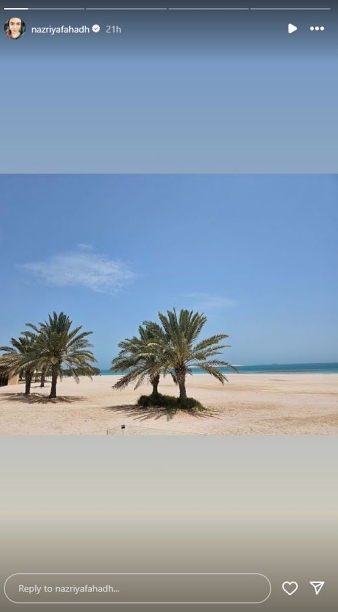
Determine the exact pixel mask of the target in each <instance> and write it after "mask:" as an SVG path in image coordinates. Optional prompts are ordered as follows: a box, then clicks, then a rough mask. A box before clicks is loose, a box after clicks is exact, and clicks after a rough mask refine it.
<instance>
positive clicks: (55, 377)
mask: <svg viewBox="0 0 338 612" xmlns="http://www.w3.org/2000/svg"><path fill="white" fill-rule="evenodd" d="M58 375H59V365H58V364H54V365H53V366H52V386H51V388H50V394H49V398H50V399H54V398H56V383H57V381H58Z"/></svg>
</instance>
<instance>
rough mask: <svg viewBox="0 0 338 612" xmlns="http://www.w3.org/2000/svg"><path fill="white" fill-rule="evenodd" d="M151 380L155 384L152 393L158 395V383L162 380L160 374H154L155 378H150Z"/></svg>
mask: <svg viewBox="0 0 338 612" xmlns="http://www.w3.org/2000/svg"><path fill="white" fill-rule="evenodd" d="M150 382H151V384H152V386H153V390H152V393H151V395H158V385H159V382H160V375H159V374H156V376H153V378H151V379H150Z"/></svg>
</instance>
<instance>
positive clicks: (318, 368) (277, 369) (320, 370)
mask: <svg viewBox="0 0 338 612" xmlns="http://www.w3.org/2000/svg"><path fill="white" fill-rule="evenodd" d="M236 367H237V370H238V371H239V372H240V373H242V374H269V373H273V374H277V373H279V374H280V373H289V374H306V373H308V374H338V363H284V364H282V363H271V364H267V365H250V366H240V365H239V366H236ZM220 370H221V372H223V373H224V374H226V375H228V374H229V376H230V375H231V374H234V372H232V370H228V368H220ZM194 372H196V374H204V372H203V371H202V370H200V369H199V368H194ZM121 374H122V372H121V373H120V374H113V373H112V372H110V370H101V375H102V376H118V375H119V376H121Z"/></svg>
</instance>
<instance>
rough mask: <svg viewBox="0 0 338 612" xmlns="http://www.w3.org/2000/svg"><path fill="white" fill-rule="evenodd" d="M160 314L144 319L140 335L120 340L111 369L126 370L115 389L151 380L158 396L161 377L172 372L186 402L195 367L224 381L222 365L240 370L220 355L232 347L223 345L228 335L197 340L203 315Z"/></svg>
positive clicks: (203, 319)
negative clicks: (190, 378)
mask: <svg viewBox="0 0 338 612" xmlns="http://www.w3.org/2000/svg"><path fill="white" fill-rule="evenodd" d="M158 316H159V319H160V323H154V322H152V321H145V322H144V323H143V325H140V327H139V329H138V332H139V335H138V336H134V337H133V338H130V339H126V340H123V341H122V342H120V343H119V345H118V346H119V348H120V349H121V350H120V352H119V354H118V356H117V357H116V358H115V359H113V361H112V367H111V371H112V372H114V373H119V372H126V373H125V374H124V376H122V378H121V379H120V380H119V381H118V382H117V383H116V384H115V385H114V388H115V389H123V388H125V387H126V386H127V385H129V383H132V382H136V385H135V389H136V388H137V387H139V385H141V384H142V383H143V382H144V381H145V380H149V381H150V383H151V385H152V387H153V390H152V394H151V395H152V396H153V397H154V398H155V399H156V396H158V385H159V382H160V376H161V375H163V376H166V375H168V374H169V375H171V376H172V377H173V380H174V382H175V383H176V384H177V385H178V387H179V403H181V404H184V402H185V400H187V391H186V375H187V374H192V373H193V369H192V368H194V367H198V368H200V369H201V370H203V371H204V372H207V373H208V374H211V375H212V376H214V377H215V378H217V379H218V380H219V381H220V382H221V383H222V384H224V382H225V381H226V380H227V379H226V377H225V376H224V374H223V373H222V372H221V371H220V370H219V368H220V367H223V368H224V367H226V368H230V369H231V370H234V371H236V372H237V370H236V368H235V367H234V366H232V365H230V364H229V363H227V362H225V361H223V360H221V359H219V358H217V356H218V355H220V354H221V353H222V351H223V349H224V348H227V347H228V346H229V345H222V344H220V342H221V341H222V340H224V339H225V338H228V336H227V335H226V334H219V335H215V336H211V337H210V338H206V339H205V340H201V341H199V342H197V338H198V336H199V334H200V333H201V331H202V328H203V327H204V325H205V323H206V322H207V318H206V317H205V316H204V314H200V313H198V312H193V311H188V310H181V311H180V313H179V314H178V313H177V312H176V310H175V308H174V309H173V310H172V311H170V310H168V311H167V314H166V315H164V314H162V313H158Z"/></svg>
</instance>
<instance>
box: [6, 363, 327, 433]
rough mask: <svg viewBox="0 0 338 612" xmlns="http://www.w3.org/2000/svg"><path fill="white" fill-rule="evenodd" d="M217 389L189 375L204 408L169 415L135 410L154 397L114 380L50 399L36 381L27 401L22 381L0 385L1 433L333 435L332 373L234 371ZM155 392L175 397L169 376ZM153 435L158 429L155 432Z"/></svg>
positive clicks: (70, 387) (191, 391)
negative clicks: (121, 386) (139, 402)
mask: <svg viewBox="0 0 338 612" xmlns="http://www.w3.org/2000/svg"><path fill="white" fill-rule="evenodd" d="M228 378H229V382H228V383H225V385H224V386H222V385H221V384H220V383H218V382H217V381H215V380H214V379H213V378H211V377H209V376H208V375H203V374H196V375H194V376H189V377H187V391H188V396H189V397H191V396H192V397H195V398H196V399H198V400H199V401H200V402H201V403H202V404H203V406H205V408H206V410H205V411H203V412H196V413H186V412H184V411H178V412H176V413H168V412H167V411H166V410H163V409H155V408H154V409H143V408H138V407H137V406H135V403H136V400H137V398H138V397H139V396H140V395H141V394H143V393H147V394H149V393H150V392H151V386H150V385H144V386H142V387H140V388H139V389H137V390H136V391H135V390H134V389H133V388H132V387H130V388H127V389H125V390H123V391H115V390H114V389H112V385H113V384H114V383H115V382H116V381H117V379H118V378H117V377H113V376H99V377H94V378H93V379H92V380H90V379H88V378H81V379H80V382H79V384H77V383H76V382H75V381H74V380H72V379H64V380H63V381H62V382H59V383H58V388H57V392H58V398H57V399H56V400H48V394H49V389H50V383H49V382H48V383H47V385H46V387H45V388H44V389H41V388H40V386H39V384H38V383H33V385H32V393H31V396H30V398H25V397H24V395H23V389H24V384H23V383H21V384H19V385H15V386H8V387H2V388H0V423H1V425H0V434H7V435H18V434H19V435H26V434H29V435H40V434H68V435H107V432H108V433H109V434H111V435H116V434H117V435H118V434H119V430H120V429H121V427H122V425H125V427H124V429H123V430H122V429H121V434H122V435H128V434H129V435H135V434H139V435H140V434H142V433H144V435H151V434H152V433H158V434H159V435H161V434H165V433H168V434H171V435H175V434H177V435H179V434H183V435H184V434H203V435H261V434H267V435H270V434H275V435H279V434H293V435H306V434H308V435H317V434H338V385H337V382H338V380H337V375H335V374H231V375H229V377H228ZM159 391H160V392H161V393H163V394H168V395H170V394H171V395H177V387H176V386H175V385H174V383H173V382H172V379H171V378H166V379H162V380H161V382H160V386H159ZM154 430H156V431H154Z"/></svg>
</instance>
